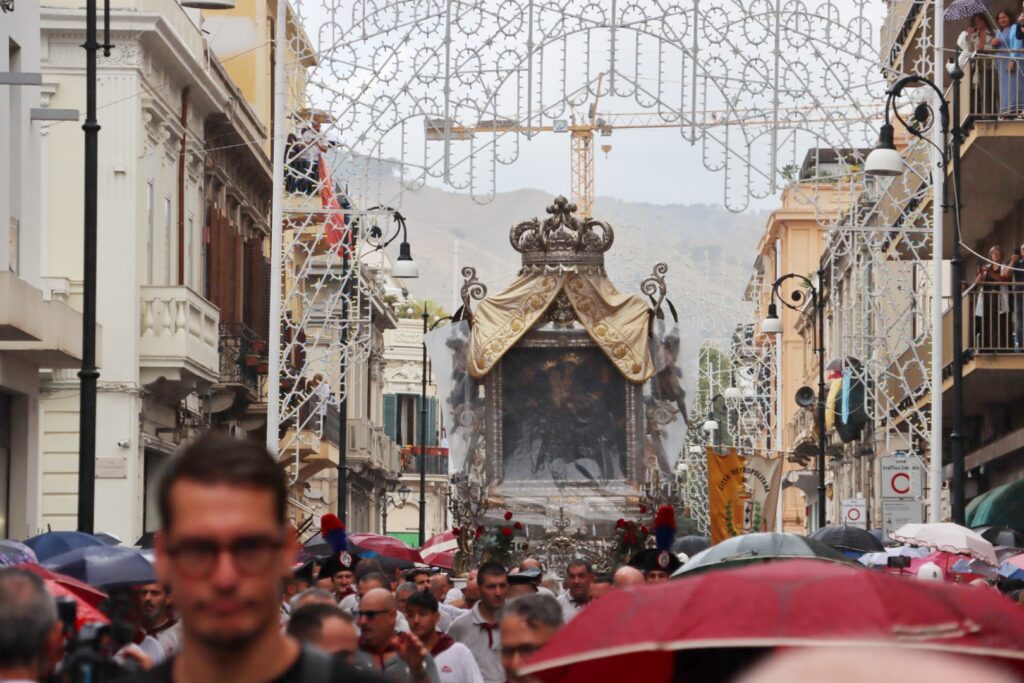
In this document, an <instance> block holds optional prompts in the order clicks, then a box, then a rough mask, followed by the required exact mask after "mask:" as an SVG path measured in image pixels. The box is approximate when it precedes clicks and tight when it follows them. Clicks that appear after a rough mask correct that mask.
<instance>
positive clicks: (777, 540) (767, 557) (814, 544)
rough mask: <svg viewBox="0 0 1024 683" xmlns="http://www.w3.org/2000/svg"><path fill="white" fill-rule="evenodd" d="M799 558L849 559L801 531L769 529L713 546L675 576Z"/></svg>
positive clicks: (831, 560)
mask: <svg viewBox="0 0 1024 683" xmlns="http://www.w3.org/2000/svg"><path fill="white" fill-rule="evenodd" d="M795 558H805V559H815V560H827V561H829V562H844V563H845V562H848V560H847V559H846V558H845V557H843V555H842V554H841V553H840V552H838V551H836V550H833V549H832V548H830V547H828V546H827V545H825V544H824V543H821V542H820V541H815V540H814V539H812V538H805V537H804V536H800V535H798V534H782V533H776V532H771V531H769V532H764V533H757V534H745V535H743V536H735V537H733V538H729V539H726V540H724V541H722V542H721V543H719V544H718V545H713V546H711V547H710V548H708V549H707V550H702V551H701V552H699V553H697V554H696V555H694V556H693V557H691V558H690V561H689V562H687V563H686V564H684V565H683V566H682V567H680V568H679V569H678V570H676V573H675V574H673V576H683V575H685V574H690V573H692V572H699V571H704V570H706V569H712V568H716V567H732V566H737V565H743V564H750V563H753V562H766V561H771V560H784V559H795Z"/></svg>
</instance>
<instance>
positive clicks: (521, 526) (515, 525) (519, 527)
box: [512, 522, 523, 531]
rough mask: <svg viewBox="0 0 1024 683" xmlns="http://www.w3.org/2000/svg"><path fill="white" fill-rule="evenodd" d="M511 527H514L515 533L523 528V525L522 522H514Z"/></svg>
mask: <svg viewBox="0 0 1024 683" xmlns="http://www.w3.org/2000/svg"><path fill="white" fill-rule="evenodd" d="M512 526H514V527H515V528H516V531H518V530H519V529H522V528H523V523H522V522H516V523H515V524H513V525H512Z"/></svg>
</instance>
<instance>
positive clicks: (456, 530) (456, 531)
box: [452, 527, 462, 536]
mask: <svg viewBox="0 0 1024 683" xmlns="http://www.w3.org/2000/svg"><path fill="white" fill-rule="evenodd" d="M452 533H453V534H454V535H456V536H461V535H462V529H460V528H459V527H452Z"/></svg>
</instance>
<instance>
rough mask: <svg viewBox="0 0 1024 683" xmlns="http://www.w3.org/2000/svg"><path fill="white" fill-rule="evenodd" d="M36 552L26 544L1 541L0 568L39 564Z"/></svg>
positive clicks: (6, 540)
mask: <svg viewBox="0 0 1024 683" xmlns="http://www.w3.org/2000/svg"><path fill="white" fill-rule="evenodd" d="M38 561H39V560H38V558H36V554H35V552H33V551H32V548H29V547H28V546H27V545H25V544H24V543H21V542H19V541H11V540H8V539H6V538H4V539H0V567H13V566H14V565H16V564H22V563H23V562H38Z"/></svg>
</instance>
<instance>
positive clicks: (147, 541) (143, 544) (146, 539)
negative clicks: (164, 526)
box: [135, 531, 156, 548]
mask: <svg viewBox="0 0 1024 683" xmlns="http://www.w3.org/2000/svg"><path fill="white" fill-rule="evenodd" d="M155 534H156V532H155V531H147V532H146V533H144V534H142V535H141V536H139V540H137V541H135V545H137V546H139V547H140V548H152V547H153V536H154V535H155Z"/></svg>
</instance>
